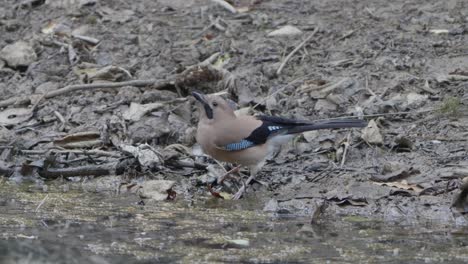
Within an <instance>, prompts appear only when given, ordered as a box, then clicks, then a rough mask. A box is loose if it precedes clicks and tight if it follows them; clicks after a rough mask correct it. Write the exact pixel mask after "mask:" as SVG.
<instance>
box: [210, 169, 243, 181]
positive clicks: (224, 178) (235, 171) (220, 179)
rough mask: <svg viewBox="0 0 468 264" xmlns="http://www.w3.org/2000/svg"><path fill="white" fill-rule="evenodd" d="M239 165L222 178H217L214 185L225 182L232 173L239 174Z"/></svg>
mask: <svg viewBox="0 0 468 264" xmlns="http://www.w3.org/2000/svg"><path fill="white" fill-rule="evenodd" d="M240 167H241V166H240V165H239V166H237V167H234V168H232V169H231V170H230V171H228V172H226V173H225V174H224V175H223V176H221V177H219V178H218V179H217V180H216V184H221V183H223V181H224V180H226V178H227V177H228V176H229V175H231V174H232V173H239V171H240Z"/></svg>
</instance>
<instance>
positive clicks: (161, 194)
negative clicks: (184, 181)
mask: <svg viewBox="0 0 468 264" xmlns="http://www.w3.org/2000/svg"><path fill="white" fill-rule="evenodd" d="M141 185H142V187H141V188H140V189H139V190H138V194H139V195H140V197H141V198H148V199H151V200H155V201H164V200H167V199H168V198H169V192H170V191H171V190H172V187H174V185H175V182H174V181H168V180H150V181H146V182H144V183H142V184H141Z"/></svg>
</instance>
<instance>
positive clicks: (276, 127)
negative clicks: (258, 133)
mask: <svg viewBox="0 0 468 264" xmlns="http://www.w3.org/2000/svg"><path fill="white" fill-rule="evenodd" d="M280 129H281V127H280V126H268V130H269V131H276V130H280Z"/></svg>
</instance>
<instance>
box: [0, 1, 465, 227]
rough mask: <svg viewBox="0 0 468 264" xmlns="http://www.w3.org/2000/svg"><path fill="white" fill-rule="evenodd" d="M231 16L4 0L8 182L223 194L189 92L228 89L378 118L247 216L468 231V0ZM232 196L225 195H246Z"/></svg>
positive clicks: (249, 6) (267, 189)
mask: <svg viewBox="0 0 468 264" xmlns="http://www.w3.org/2000/svg"><path fill="white" fill-rule="evenodd" d="M232 4H233V5H234V7H235V8H236V10H237V12H236V13H231V12H230V11H228V10H227V9H226V8H223V7H221V6H220V5H218V4H216V3H214V2H211V1H202V0H200V1H175V0H174V1H169V0H167V1H166V0H164V1H127V2H125V1H110V0H101V1H92V0H89V1H41V0H32V1H24V4H20V3H19V1H14V0H5V1H2V3H1V4H0V36H1V38H0V48H1V49H2V52H1V53H0V57H1V58H2V60H0V78H1V82H0V106H1V107H3V108H0V121H1V122H2V124H1V126H0V153H1V155H0V165H1V166H0V173H1V174H3V175H4V176H6V177H8V178H9V180H11V181H14V182H22V181H33V182H35V183H36V185H37V188H39V189H42V190H44V192H47V186H48V185H50V184H52V183H51V181H52V182H57V181H59V182H60V183H61V184H62V183H63V184H64V186H68V184H69V183H70V186H71V187H63V188H64V192H66V191H67V190H68V188H85V187H83V186H85V185H74V184H72V183H76V182H86V184H90V183H91V185H92V184H93V183H94V184H95V185H93V186H94V187H92V188H94V189H95V190H97V191H115V190H117V189H120V191H130V192H131V191H134V188H133V185H131V183H132V182H135V183H138V184H139V186H144V185H145V181H147V180H163V179H164V180H170V181H173V182H172V183H169V185H171V186H172V184H174V186H173V187H172V190H173V191H175V193H176V198H175V199H178V200H183V201H186V202H187V204H191V203H204V202H206V201H209V200H211V199H218V198H214V197H212V196H211V195H210V193H209V192H208V191H207V188H206V185H207V182H209V181H210V179H211V178H212V177H213V175H215V174H217V173H218V174H219V173H222V170H221V169H220V167H219V165H217V164H216V163H214V162H213V161H212V160H211V159H209V158H207V157H202V156H200V155H201V153H200V152H199V151H198V150H197V147H196V144H195V139H194V134H195V129H196V122H197V116H198V114H197V112H196V106H195V101H194V99H193V98H192V97H191V96H189V94H190V91H191V90H193V89H197V90H201V91H204V92H206V93H214V92H219V91H224V92H226V94H227V95H226V96H227V97H230V98H231V99H233V100H235V101H237V102H238V103H239V107H240V108H241V109H243V110H242V111H245V112H247V111H249V112H250V113H252V114H256V113H267V114H272V115H280V116H285V117H293V118H300V119H308V120H314V119H323V118H333V117H342V116H364V118H365V119H366V120H368V121H372V120H373V121H375V123H373V122H371V123H372V124H371V126H370V127H369V128H367V129H364V130H361V129H352V130H336V131H329V130H325V131H320V132H319V133H307V134H305V135H303V136H299V137H298V138H296V139H295V140H294V142H292V143H291V144H290V145H288V146H287V147H286V148H285V149H284V150H283V151H282V152H281V153H279V155H278V156H277V158H276V159H275V160H274V161H271V162H269V163H268V164H267V165H266V166H265V167H264V169H263V170H262V171H261V172H260V174H259V176H258V180H259V183H262V184H258V183H255V184H254V185H253V186H250V187H249V188H248V193H247V195H246V197H245V199H244V201H249V203H248V204H249V205H248V206H249V207H251V206H252V202H251V201H252V200H257V202H256V204H255V206H253V207H254V208H253V209H258V210H266V211H272V212H276V213H280V214H303V215H313V216H314V217H315V218H318V219H319V218H320V216H321V215H327V216H332V217H333V216H336V215H359V216H365V217H367V216H369V217H372V218H380V219H384V220H388V221H410V222H413V221H436V222H443V223H457V224H461V225H464V224H467V222H466V219H465V217H464V212H465V210H466V208H468V207H466V204H465V202H466V201H465V200H466V199H465V197H464V195H463V192H462V191H461V190H463V189H464V185H463V183H464V181H463V179H464V178H466V177H468V143H467V141H468V114H467V113H468V111H467V109H466V105H467V99H468V94H467V91H468V45H467V44H466V43H468V37H467V34H468V28H467V24H468V3H467V2H466V1H462V0H458V1H457V0H451V1H436V0H431V1H423V0H418V1H401V0H400V1H383V0H370V1H344V0H341V1H339V0H332V1H299V0H294V1H234V2H233V3H232ZM284 26H292V27H294V28H293V29H291V28H290V29H289V30H288V31H287V32H286V33H284V34H285V35H284V34H283V35H280V36H278V35H275V33H278V32H275V30H278V29H281V28H283V29H284ZM272 32H274V33H273V35H275V36H271V35H270V33H272ZM280 33H281V32H280ZM21 41H23V42H21ZM290 54H292V56H289V57H288V55H290ZM280 68H281V70H279V69H280ZM132 80H142V81H137V82H129V83H123V84H122V83H121V82H128V81H132ZM109 82H115V83H117V82H118V83H119V84H118V85H116V86H106V84H104V83H107V84H108V83H109ZM74 84H85V85H84V86H81V87H80V86H78V87H77V86H71V88H70V86H69V85H74ZM93 84H97V85H96V86H94V87H93ZM101 84H103V85H104V86H106V87H102V86H100V85H101ZM64 87H68V88H69V89H66V90H60V89H62V88H64ZM73 89H75V90H73ZM57 91H59V92H57ZM249 107H250V109H249ZM77 133H78V134H77ZM346 145H348V147H347V149H346V151H344V149H345V146H346ZM194 146H195V147H194ZM137 147H139V148H137ZM192 147H193V148H192ZM144 150H146V151H144ZM207 168H208V169H207ZM245 173H247V172H246V171H245V172H244V174H245ZM107 174H111V175H114V176H110V177H108V176H105V175H107ZM115 175H118V176H115ZM102 177H106V178H102ZM121 184H124V185H121ZM227 185H228V186H224V187H223V188H222V190H220V191H222V192H224V193H227V194H225V195H227V196H226V197H227V198H229V195H228V194H229V193H234V192H235V191H236V190H237V188H238V187H239V184H237V183H236V182H235V181H228V183H227ZM77 186H79V187H77ZM167 188H170V187H167ZM224 193H223V195H224ZM460 193H462V195H461V196H460V195H459V194H460ZM238 203H239V206H241V207H242V206H243V204H244V203H245V202H243V201H242V200H241V201H239V202H238ZM245 206H247V204H245ZM314 220H317V219H314Z"/></svg>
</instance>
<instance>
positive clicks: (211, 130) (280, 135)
mask: <svg viewBox="0 0 468 264" xmlns="http://www.w3.org/2000/svg"><path fill="white" fill-rule="evenodd" d="M192 95H193V97H195V99H196V100H197V101H198V102H199V103H198V105H199V107H198V108H199V120H198V126H197V132H196V140H197V143H198V144H199V145H200V146H201V148H202V150H203V152H204V153H205V154H208V155H209V156H211V157H212V158H214V159H216V160H218V161H224V162H228V163H232V164H237V165H239V166H244V167H247V168H249V170H250V177H249V178H248V179H247V181H246V183H245V184H244V185H243V186H242V187H241V188H240V189H239V190H238V191H237V193H236V194H235V195H234V197H233V199H239V198H241V197H242V195H243V194H244V192H245V189H246V185H248V184H249V183H250V182H251V181H253V180H254V179H255V176H256V174H257V173H258V172H259V171H260V170H261V168H262V167H263V166H264V165H265V163H266V161H267V160H268V159H271V158H272V157H273V155H274V154H275V153H277V151H278V150H279V149H280V148H281V146H282V145H283V144H285V143H287V142H288V141H289V140H291V139H292V138H293V137H294V136H295V135H297V134H299V133H302V132H306V131H312V130H318V129H333V128H353V127H357V128H359V127H366V126H367V122H366V121H365V120H361V119H352V118H347V119H329V120H317V121H307V120H296V119H289V118H284V117H279V116H268V115H257V116H252V115H239V116H237V115H236V114H235V112H234V111H235V109H236V106H235V105H234V103H233V101H231V100H226V99H224V98H223V97H221V96H219V95H214V94H211V95H205V94H203V93H201V92H199V91H192ZM238 168H239V167H235V168H234V169H233V170H232V171H234V170H236V169H238ZM232 171H229V172H228V173H227V174H229V173H230V172H232ZM227 174H226V175H227ZM226 175H224V176H223V177H226ZM218 182H220V181H219V180H218Z"/></svg>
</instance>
